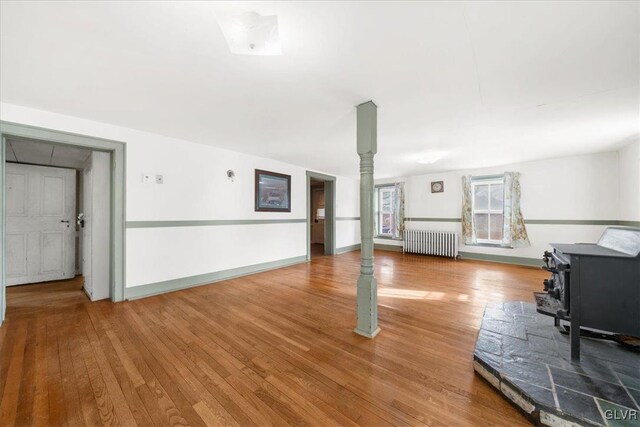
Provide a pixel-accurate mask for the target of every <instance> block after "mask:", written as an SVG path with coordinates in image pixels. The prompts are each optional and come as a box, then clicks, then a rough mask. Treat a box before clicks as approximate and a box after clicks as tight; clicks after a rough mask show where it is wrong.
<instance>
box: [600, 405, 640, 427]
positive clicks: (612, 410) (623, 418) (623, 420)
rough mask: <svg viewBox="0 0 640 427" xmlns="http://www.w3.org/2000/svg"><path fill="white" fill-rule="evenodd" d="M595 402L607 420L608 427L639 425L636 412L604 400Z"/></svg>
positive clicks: (636, 426)
mask: <svg viewBox="0 0 640 427" xmlns="http://www.w3.org/2000/svg"><path fill="white" fill-rule="evenodd" d="M596 401H597V402H598V406H600V410H601V411H602V413H603V414H604V415H605V417H606V418H607V424H608V425H609V427H632V426H634V427H638V425H640V420H639V419H638V417H639V416H640V415H638V413H637V412H634V411H633V410H629V408H625V407H623V406H620V405H616V404H615V403H611V402H607V401H606V400H601V399H596Z"/></svg>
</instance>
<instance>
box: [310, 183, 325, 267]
mask: <svg viewBox="0 0 640 427" xmlns="http://www.w3.org/2000/svg"><path fill="white" fill-rule="evenodd" d="M310 202H311V237H310V238H311V258H314V257H317V256H320V255H324V243H325V239H324V233H325V226H324V223H325V213H326V207H325V198H324V182H322V181H317V180H315V179H312V180H311V200H310Z"/></svg>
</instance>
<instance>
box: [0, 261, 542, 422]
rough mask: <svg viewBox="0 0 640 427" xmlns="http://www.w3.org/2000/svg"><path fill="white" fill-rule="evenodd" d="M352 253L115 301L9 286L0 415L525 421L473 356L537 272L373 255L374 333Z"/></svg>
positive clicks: (62, 286)
mask: <svg viewBox="0 0 640 427" xmlns="http://www.w3.org/2000/svg"><path fill="white" fill-rule="evenodd" d="M359 255H360V254H359V252H351V253H347V254H343V255H339V256H335V257H318V258H315V259H313V260H312V261H311V262H310V263H304V264H299V265H295V266H292V267H288V268H284V269H279V270H273V271H269V272H264V273H260V274H256V275H252V276H245V277H241V278H238V279H233V280H228V281H225V282H220V283H216V284H213V285H210V286H202V287H197V288H192V289H188V290H184V291H179V292H174V293H171V294H165V295H160V296H156V297H150V298H146V299H142V300H137V301H130V302H124V303H118V304H113V303H111V302H108V301H100V302H96V303H90V302H89V301H88V299H87V298H86V297H85V296H84V294H83V293H82V292H81V291H80V292H79V291H78V289H79V288H78V282H77V281H76V282H67V283H57V284H56V283H51V284H47V285H41V288H40V289H39V290H38V296H37V297H31V296H30V292H31V288H33V289H34V290H35V287H33V286H22V287H17V288H9V289H8V309H7V321H6V323H5V324H4V325H3V326H2V328H0V395H1V396H2V402H1V404H0V420H2V421H0V424H3V425H26V424H32V423H34V422H37V423H39V424H48V425H60V424H63V423H68V424H72V425H77V424H81V423H85V424H88V425H99V424H111V423H115V422H116V420H117V422H119V423H121V424H128V423H131V424H133V423H137V424H138V425H149V424H156V425H160V424H163V425H168V424H172V425H174V424H183V425H186V424H189V425H202V424H209V425H256V424H258V425H266V424H277V425H287V424H292V425H293V424H295V425H302V424H307V425H320V424H322V425H327V424H333V425H338V424H339V425H362V426H373V425H375V426H382V425H391V424H393V425H422V424H429V425H453V424H456V425H489V424H492V425H510V426H513V425H529V424H528V422H527V421H526V420H525V418H524V417H523V416H522V415H520V413H519V412H518V411H517V410H516V409H515V408H513V407H512V406H510V405H509V403H507V401H506V400H505V399H503V398H502V397H501V396H500V395H499V394H498V393H495V391H494V390H493V389H492V388H491V386H490V385H488V384H487V383H485V382H484V381H483V380H482V379H480V378H479V377H478V376H477V375H475V374H474V371H473V368H472V360H473V358H472V352H473V348H474V343H475V339H476V334H477V331H478V327H479V323H480V319H481V316H482V312H483V310H484V306H485V304H486V303H488V302H493V301H506V300H524V301H532V300H533V298H532V291H534V290H537V289H539V288H540V283H541V282H542V279H543V278H545V277H546V274H545V272H543V271H541V270H538V269H535V268H528V267H518V266H509V265H501V264H490V263H483V262H474V261H452V260H448V259H442V258H435V257H426V256H417V255H403V254H400V253H395V252H377V253H376V277H377V278H378V281H379V304H380V307H379V314H380V326H381V327H382V332H381V333H380V335H379V336H378V337H377V338H376V340H375V341H372V340H368V339H365V338H362V337H359V336H358V335H356V334H354V333H353V325H354V324H355V310H354V307H355V295H356V286H355V283H356V279H357V277H358V268H359V262H360V258H359ZM392 283H393V284H394V286H391V284H392ZM41 291H44V292H41ZM43 294H45V295H43ZM42 301H48V302H50V303H51V304H49V303H46V304H43V303H42Z"/></svg>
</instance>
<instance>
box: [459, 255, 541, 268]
mask: <svg viewBox="0 0 640 427" xmlns="http://www.w3.org/2000/svg"><path fill="white" fill-rule="evenodd" d="M459 255H460V258H462V259H475V260H478V261H489V262H499V263H502V264H515V265H526V266H532V267H542V259H538V258H525V257H517V256H507V255H492V254H481V253H477V252H459Z"/></svg>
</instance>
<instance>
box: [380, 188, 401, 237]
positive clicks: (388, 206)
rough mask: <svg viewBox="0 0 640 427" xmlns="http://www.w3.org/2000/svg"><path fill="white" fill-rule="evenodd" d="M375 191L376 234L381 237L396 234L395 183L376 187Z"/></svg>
mask: <svg viewBox="0 0 640 427" xmlns="http://www.w3.org/2000/svg"><path fill="white" fill-rule="evenodd" d="M376 193H377V194H376V195H377V206H376V208H377V209H376V210H377V215H376V226H377V227H376V234H377V235H378V236H382V237H394V236H396V235H397V229H396V187H395V185H389V186H384V187H377V188H376Z"/></svg>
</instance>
